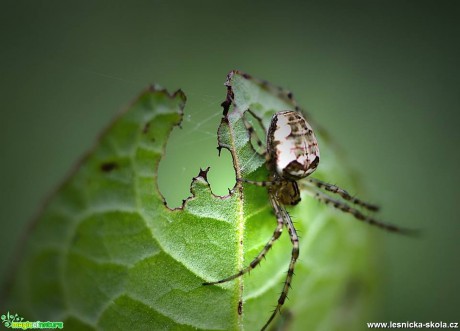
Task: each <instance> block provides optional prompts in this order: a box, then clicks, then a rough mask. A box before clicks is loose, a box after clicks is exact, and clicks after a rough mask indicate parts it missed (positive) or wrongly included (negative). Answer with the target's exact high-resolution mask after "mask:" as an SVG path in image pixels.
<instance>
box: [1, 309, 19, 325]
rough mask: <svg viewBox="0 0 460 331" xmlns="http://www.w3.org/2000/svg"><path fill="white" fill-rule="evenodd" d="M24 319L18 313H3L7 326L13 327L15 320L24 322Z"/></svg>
mask: <svg viewBox="0 0 460 331" xmlns="http://www.w3.org/2000/svg"><path fill="white" fill-rule="evenodd" d="M23 320H24V318H23V317H21V316H19V315H18V314H14V315H13V314H10V312H7V313H6V315H2V323H3V325H4V326H5V327H7V328H11V327H12V325H13V322H22V321H23Z"/></svg>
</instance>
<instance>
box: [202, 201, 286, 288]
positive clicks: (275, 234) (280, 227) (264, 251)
mask: <svg viewBox="0 0 460 331" xmlns="http://www.w3.org/2000/svg"><path fill="white" fill-rule="evenodd" d="M270 199H271V202H272V205H273V207H274V208H275V214H276V220H277V221H278V224H277V226H276V229H275V231H274V232H273V235H272V237H271V238H270V240H269V241H268V242H267V243H266V244H265V246H264V248H263V249H262V251H260V253H259V254H258V255H257V256H256V257H255V258H254V260H252V262H251V263H250V264H249V265H248V266H247V267H246V268H244V269H242V270H240V271H239V272H237V273H236V274H234V275H232V276H230V277H227V278H224V279H221V280H218V281H215V282H206V283H203V285H215V284H222V283H225V282H228V281H230V280H232V279H235V278H238V277H240V276H242V275H244V274H245V273H248V272H249V271H251V270H252V269H254V268H255V267H256V266H257V265H258V264H259V263H260V261H261V260H262V259H263V258H264V257H265V255H266V254H267V253H268V251H269V250H270V248H272V246H273V243H274V242H275V241H276V240H277V239H278V238H279V237H280V236H281V233H282V232H283V225H284V220H283V216H282V215H281V214H280V213H279V212H277V207H275V201H274V197H271V198H270Z"/></svg>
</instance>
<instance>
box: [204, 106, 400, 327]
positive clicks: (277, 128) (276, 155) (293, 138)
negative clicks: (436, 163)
mask: <svg viewBox="0 0 460 331" xmlns="http://www.w3.org/2000/svg"><path fill="white" fill-rule="evenodd" d="M247 111H248V112H249V113H250V114H251V115H252V116H254V117H255V118H256V119H257V120H258V122H259V124H260V125H261V126H262V129H263V130H264V131H265V134H266V149H265V151H264V152H263V153H262V154H263V156H265V158H266V160H267V168H268V170H269V172H270V177H269V178H268V180H267V181H262V182H257V181H251V180H247V179H242V178H238V181H239V182H245V183H249V184H254V185H257V186H266V187H267V188H268V193H269V198H270V203H271V205H272V206H273V210H274V212H275V216H276V219H277V227H276V229H275V231H274V232H273V235H272V237H271V238H270V240H269V241H268V242H267V244H266V245H265V246H264V248H263V249H262V251H261V252H260V253H259V254H258V255H257V256H256V257H255V258H254V260H252V261H251V263H250V264H249V265H248V266H247V267H246V268H244V269H242V270H240V271H239V272H238V273H236V274H234V275H232V276H230V277H227V278H225V279H221V280H219V281H215V282H208V283H204V285H213V284H220V283H224V282H227V281H229V280H232V279H235V278H237V277H240V276H242V275H244V274H245V273H247V272H249V271H250V270H252V269H254V268H255V267H256V266H257V265H258V264H259V263H260V261H261V260H262V259H263V258H264V257H265V255H266V254H267V252H268V251H269V250H270V248H271V247H272V245H273V243H274V242H275V241H276V240H277V239H278V238H279V237H280V235H281V233H282V230H283V227H284V226H285V227H286V228H287V230H288V232H289V236H290V239H291V243H292V252H291V261H290V264H289V269H288V272H287V276H286V280H285V282H284V286H283V290H282V292H281V295H280V297H279V298H278V304H277V306H276V308H275V310H274V311H273V313H272V314H271V316H270V317H269V319H268V321H267V322H266V323H265V325H264V326H263V327H262V330H265V329H266V328H267V326H268V325H269V324H270V322H271V321H272V320H273V319H274V318H275V316H276V314H277V313H278V312H279V311H280V310H281V307H282V305H283V304H284V301H285V300H286V297H287V294H288V291H289V288H290V287H291V282H292V277H293V275H294V267H295V263H296V261H297V258H298V256H299V239H298V236H297V232H296V229H295V227H294V224H293V222H292V220H291V218H290V216H289V214H288V212H287V211H286V209H285V207H284V206H285V205H296V204H297V203H298V202H299V201H300V190H299V184H300V187H301V188H302V189H303V190H304V192H306V193H308V194H310V195H311V196H313V197H314V198H315V199H317V200H319V201H320V202H322V203H325V204H326V205H331V206H332V207H334V208H336V209H339V210H341V211H343V212H346V213H349V214H351V215H353V216H354V217H355V218H356V219H358V220H360V221H363V222H366V223H369V224H371V225H375V226H378V227H380V228H382V229H384V230H387V231H391V232H399V233H407V232H408V231H407V230H403V229H401V228H399V227H396V226H394V225H391V224H386V223H382V222H380V221H377V220H376V219H374V218H372V217H370V216H367V215H365V214H363V213H362V212H361V211H360V210H358V209H356V208H354V207H352V206H350V205H349V204H348V203H347V202H350V203H352V204H355V205H357V206H360V207H363V208H365V209H368V210H371V211H376V210H378V207H377V206H375V205H372V204H369V203H367V202H364V201H362V200H359V199H357V198H355V197H353V196H351V195H350V194H348V192H347V191H345V190H343V189H341V188H340V187H338V186H335V185H332V184H328V183H325V182H322V181H320V180H318V179H314V178H310V177H308V176H309V175H310V174H311V173H313V172H314V171H315V170H316V167H317V166H318V163H319V148H318V142H317V140H316V137H315V134H314V132H313V129H312V128H311V126H310V124H308V122H307V121H306V120H305V118H304V117H303V116H302V114H301V113H300V112H297V111H292V110H286V111H280V112H277V113H276V114H275V115H273V117H272V119H271V122H270V126H269V129H268V131H267V130H266V129H265V128H264V126H263V123H262V119H261V118H260V117H258V116H257V115H256V114H254V113H253V112H252V111H251V110H250V109H248V110H247ZM243 120H244V122H245V124H246V127H247V129H248V132H250V134H251V135H255V130H254V129H253V128H252V126H251V125H250V123H249V122H248V121H247V120H246V119H245V118H244V117H243ZM255 139H256V140H257V142H258V145H259V146H262V145H263V144H262V141H261V139H259V138H258V137H257V136H256V135H255ZM297 181H299V183H298V182H297ZM321 189H323V190H325V191H328V192H331V193H334V194H337V195H339V196H340V197H341V198H342V199H343V200H338V199H335V198H333V197H331V196H329V195H327V194H326V193H324V192H323V191H321Z"/></svg>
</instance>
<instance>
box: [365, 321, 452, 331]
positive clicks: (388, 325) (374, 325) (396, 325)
mask: <svg viewBox="0 0 460 331" xmlns="http://www.w3.org/2000/svg"><path fill="white" fill-rule="evenodd" d="M367 328H368V329H402V328H404V329H458V322H415V321H414V322H391V321H390V322H369V323H367Z"/></svg>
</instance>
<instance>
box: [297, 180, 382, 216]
mask: <svg viewBox="0 0 460 331" xmlns="http://www.w3.org/2000/svg"><path fill="white" fill-rule="evenodd" d="M306 180H307V181H308V182H309V183H311V184H313V185H315V186H316V187H318V188H321V189H324V190H326V191H329V192H332V193H335V194H338V195H340V196H341V197H342V198H343V199H345V200H347V201H350V202H351V203H353V204H355V205H358V206H361V207H363V208H366V209H367V210H371V211H378V210H379V206H376V205H373V204H371V203H368V202H365V201H362V200H360V199H358V198H355V197H354V196H352V195H350V194H349V193H348V192H347V191H345V190H344V189H342V188H340V187H338V186H336V185H332V184H329V183H326V182H323V181H321V180H319V179H316V178H306ZM302 184H304V183H302Z"/></svg>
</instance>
